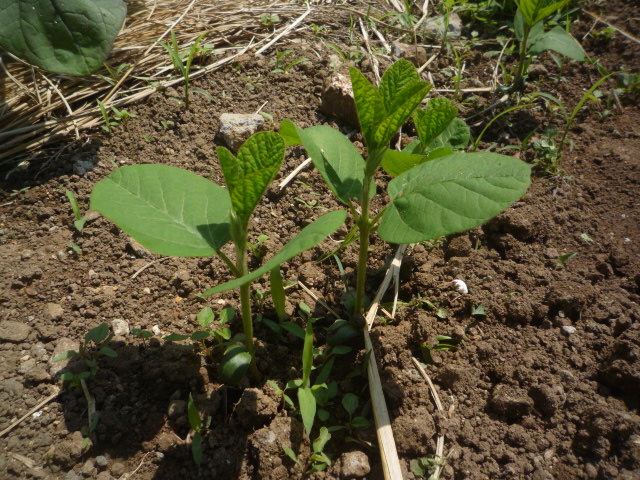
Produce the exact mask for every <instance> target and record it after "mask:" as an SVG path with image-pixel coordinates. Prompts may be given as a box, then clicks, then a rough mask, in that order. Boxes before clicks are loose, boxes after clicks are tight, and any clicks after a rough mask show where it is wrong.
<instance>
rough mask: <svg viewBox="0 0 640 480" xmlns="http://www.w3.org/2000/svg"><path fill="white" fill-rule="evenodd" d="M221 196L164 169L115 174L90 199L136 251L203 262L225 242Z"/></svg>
mask: <svg viewBox="0 0 640 480" xmlns="http://www.w3.org/2000/svg"><path fill="white" fill-rule="evenodd" d="M230 207H231V203H230V201H229V194H228V192H227V190H225V189H224V188H222V187H220V186H219V185H216V184H215V183H212V182H210V181H209V180H207V179H206V178H202V177H200V176H198V175H195V174H193V173H191V172H187V171H186V170H182V169H179V168H175V167H170V166H167V165H132V166H127V167H122V168H119V169H117V170H115V171H114V172H113V173H111V174H110V175H109V176H108V177H106V178H104V179H103V180H101V181H99V182H98V183H97V184H96V185H95V186H94V187H93V191H92V193H91V205H90V208H91V209H92V210H96V211H98V212H100V213H101V214H102V215H103V216H105V217H106V218H108V219H109V220H111V221H112V222H113V223H115V224H116V225H117V226H118V227H120V228H121V229H122V230H124V232H125V233H127V234H128V235H130V236H131V237H133V238H135V239H136V240H137V241H138V242H139V243H140V244H141V245H142V246H144V247H145V248H147V249H148V250H150V251H152V252H154V253H158V254H160V255H171V256H174V257H204V256H209V255H213V254H214V253H215V252H216V251H217V250H218V249H219V248H220V247H222V245H224V244H225V243H227V241H228V240H229V223H228V216H229V215H228V214H229V209H230Z"/></svg>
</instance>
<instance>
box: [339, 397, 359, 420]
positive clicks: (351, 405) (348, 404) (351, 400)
mask: <svg viewBox="0 0 640 480" xmlns="http://www.w3.org/2000/svg"><path fill="white" fill-rule="evenodd" d="M342 406H343V408H344V409H345V410H346V411H347V413H348V414H349V417H352V416H353V414H354V413H356V409H357V408H358V396H357V395H354V394H353V393H345V394H344V397H342Z"/></svg>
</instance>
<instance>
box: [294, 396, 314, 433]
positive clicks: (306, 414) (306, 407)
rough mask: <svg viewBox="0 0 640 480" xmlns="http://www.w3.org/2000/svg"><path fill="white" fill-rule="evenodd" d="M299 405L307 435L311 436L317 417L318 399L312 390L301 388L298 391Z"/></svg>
mask: <svg viewBox="0 0 640 480" xmlns="http://www.w3.org/2000/svg"><path fill="white" fill-rule="evenodd" d="M298 403H299V404H300V416H301V417H302V424H303V425H304V429H305V430H306V431H307V435H309V436H311V429H312V428H313V421H314V420H315V416H316V397H314V396H313V392H312V391H311V389H310V388H306V387H301V388H299V389H298Z"/></svg>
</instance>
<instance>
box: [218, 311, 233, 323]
mask: <svg viewBox="0 0 640 480" xmlns="http://www.w3.org/2000/svg"><path fill="white" fill-rule="evenodd" d="M235 314H236V310H235V308H232V307H226V308H223V309H222V311H221V312H220V313H219V314H218V315H219V316H220V320H219V322H220V324H221V325H226V324H227V323H230V322H231V320H233V317H234V316H235Z"/></svg>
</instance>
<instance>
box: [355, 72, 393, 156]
mask: <svg viewBox="0 0 640 480" xmlns="http://www.w3.org/2000/svg"><path fill="white" fill-rule="evenodd" d="M349 76H350V77H351V86H352V88H353V98H354V101H355V104H356V112H357V114H358V122H360V130H361V132H362V136H363V138H364V143H365V144H366V145H367V147H368V148H374V133H375V131H376V128H377V127H378V125H379V124H380V122H381V121H382V119H383V118H384V117H385V116H386V114H387V110H386V108H385V106H384V101H383V99H382V96H381V95H380V94H379V93H378V91H377V90H376V88H375V87H374V86H373V85H371V83H370V82H369V80H367V79H366V78H365V76H364V75H362V73H360V71H359V70H357V69H356V68H353V67H351V68H349Z"/></svg>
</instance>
